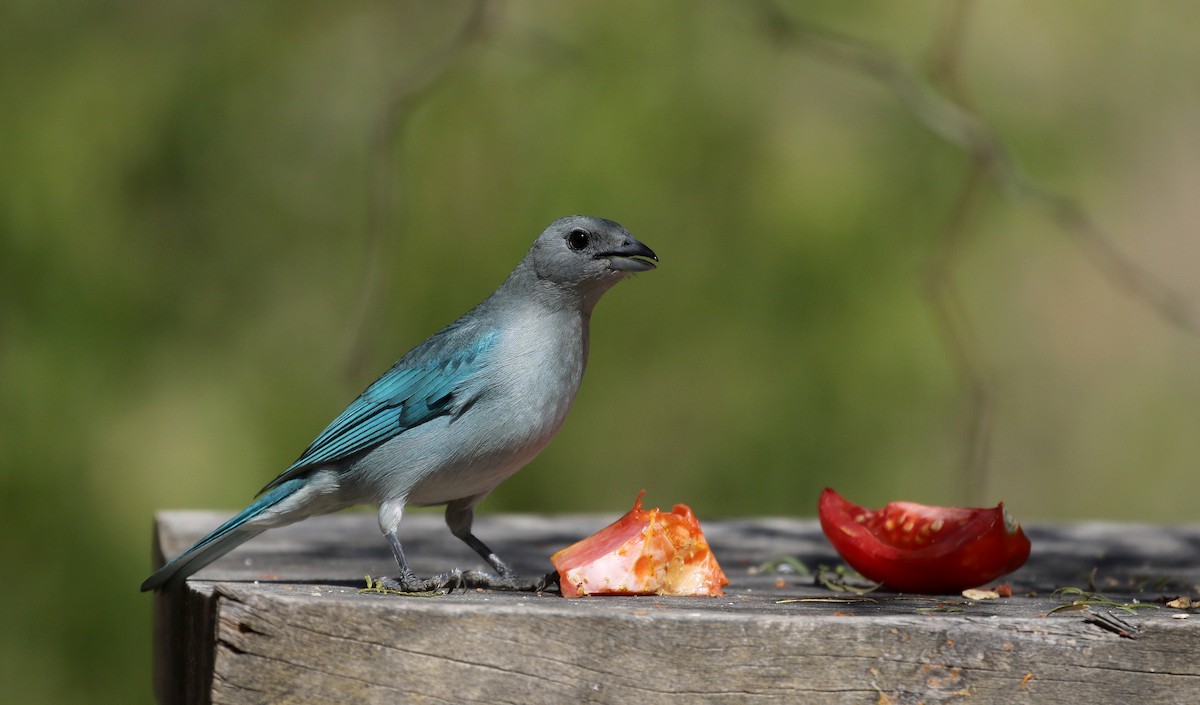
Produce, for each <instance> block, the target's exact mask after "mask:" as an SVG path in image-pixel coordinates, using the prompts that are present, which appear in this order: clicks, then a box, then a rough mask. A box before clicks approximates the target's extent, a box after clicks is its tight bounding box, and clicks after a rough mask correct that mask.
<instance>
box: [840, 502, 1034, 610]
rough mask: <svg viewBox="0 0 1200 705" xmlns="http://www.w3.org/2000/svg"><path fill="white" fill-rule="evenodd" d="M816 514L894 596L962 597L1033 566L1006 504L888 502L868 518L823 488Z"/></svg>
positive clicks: (849, 555)
mask: <svg viewBox="0 0 1200 705" xmlns="http://www.w3.org/2000/svg"><path fill="white" fill-rule="evenodd" d="M818 514H819V515H820V518H821V529H822V530H823V531H824V532H825V536H826V538H828V539H829V542H830V543H832V544H833V547H834V548H835V549H837V552H838V554H840V555H841V557H842V558H843V559H844V560H845V561H846V562H847V563H849V564H850V567H851V568H854V569H855V570H857V571H858V572H859V573H862V574H863V576H864V577H866V578H867V579H869V580H874V581H876V582H880V583H883V584H884V585H886V586H887V587H889V588H892V589H893V590H900V591H903V592H922V593H951V592H959V591H961V590H964V589H966V588H971V587H978V586H980V585H984V584H986V583H988V582H989V581H992V580H995V579H996V578H999V577H1000V576H1002V575H1006V574H1008V573H1011V572H1012V571H1014V570H1016V569H1017V568H1020V567H1021V566H1022V565H1024V563H1025V560H1026V559H1027V558H1029V548H1030V546H1029V539H1028V538H1026V537H1025V532H1023V531H1022V530H1021V525H1020V524H1018V523H1017V522H1016V521H1015V520H1014V519H1013V518H1012V515H1011V514H1009V513H1008V510H1006V509H1005V508H1004V503H1003V502H1001V503H1000V504H999V505H998V506H996V507H993V508H990V509H983V508H968V507H934V506H930V505H927V504H917V503H915V502H890V503H888V504H887V506H885V507H883V508H882V509H878V510H871V509H864V508H862V507H860V506H858V505H857V504H854V503H853V502H850V501H848V500H846V499H844V498H843V497H842V496H841V495H839V494H838V493H837V492H834V491H833V490H831V489H828V488H826V490H825V491H824V492H822V493H821V500H820V503H819V507H818Z"/></svg>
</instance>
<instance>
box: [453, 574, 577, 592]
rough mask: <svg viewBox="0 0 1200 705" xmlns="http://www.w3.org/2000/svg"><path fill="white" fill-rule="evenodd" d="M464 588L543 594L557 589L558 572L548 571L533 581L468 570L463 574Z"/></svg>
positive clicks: (515, 576) (510, 575)
mask: <svg viewBox="0 0 1200 705" xmlns="http://www.w3.org/2000/svg"><path fill="white" fill-rule="evenodd" d="M463 582H464V585H465V587H469V588H481V589H485V590H506V591H510V592H545V591H547V590H548V589H550V588H552V587H558V571H553V570H552V571H550V572H549V573H546V574H545V575H540V576H538V577H536V578H533V579H528V578H522V577H520V576H518V575H517V574H515V573H511V572H510V573H505V574H503V575H500V576H495V575H491V574H488V573H484V572H483V571H478V570H468V571H467V572H465V573H463Z"/></svg>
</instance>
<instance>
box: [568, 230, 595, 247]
mask: <svg viewBox="0 0 1200 705" xmlns="http://www.w3.org/2000/svg"><path fill="white" fill-rule="evenodd" d="M589 238H590V236H589V235H588V231H586V230H580V229H579V228H575V229H574V230H572V231H571V232H569V233H567V247H569V248H571V249H572V250H575V251H576V252H578V251H580V250H582V249H583V248H585V247H587V246H588V239H589Z"/></svg>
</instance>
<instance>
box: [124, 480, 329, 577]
mask: <svg viewBox="0 0 1200 705" xmlns="http://www.w3.org/2000/svg"><path fill="white" fill-rule="evenodd" d="M307 481H308V479H307V478H303V477H297V478H294V479H292V480H288V481H287V482H284V483H283V484H281V485H278V486H277V487H275V488H273V489H272V490H271V491H270V492H267V493H266V494H264V495H263V496H262V497H259V498H258V500H257V501H255V502H254V504H251V505H250V506H249V507H246V508H245V509H243V510H242V511H240V512H238V514H237V515H236V516H234V517H233V518H232V519H230V520H229V521H227V522H225V523H224V524H221V525H220V526H219V527H217V528H216V529H215V530H213V532H212V533H210V534H209V535H208V536H205V537H204V538H202V539H200V540H199V541H197V542H196V545H195V546H192V547H191V548H189V549H188V550H186V551H184V552H183V553H181V554H179V555H178V556H177V557H176V558H175V559H174V560H172V561H170V562H168V563H167V564H166V565H164V566H163V567H161V568H159V569H158V570H157V571H155V572H154V575H151V576H150V577H149V578H146V582H144V583H142V592H146V591H147V590H166V589H169V588H173V587H175V586H177V585H180V584H182V583H183V581H184V580H186V579H187V577H188V576H189V575H191V574H192V573H195V572H196V571H198V570H200V569H201V568H203V567H204V566H206V565H208V564H209V563H212V562H213V561H215V560H217V559H218V558H220V557H221V556H223V555H225V554H226V553H229V552H230V551H232V550H233V549H235V548H237V547H238V546H240V545H241V544H242V543H243V542H245V541H248V540H250V539H252V538H254V537H255V536H257V535H259V534H261V533H262V532H264V531H266V530H267V529H268V528H270V527H269V526H267V525H263V524H254V523H252V520H253V519H255V518H256V517H258V516H261V515H262V513H263V512H265V511H266V510H268V509H270V508H271V507H274V506H275V505H277V504H279V503H280V502H282V501H283V500H284V499H286V498H287V497H289V496H291V495H292V493H294V492H295V491H296V490H298V489H300V488H301V487H303V486H304V485H305V484H306V483H307Z"/></svg>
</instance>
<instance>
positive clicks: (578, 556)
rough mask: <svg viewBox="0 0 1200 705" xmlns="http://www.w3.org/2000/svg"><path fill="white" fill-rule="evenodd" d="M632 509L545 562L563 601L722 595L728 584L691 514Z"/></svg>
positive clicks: (637, 505) (638, 504) (678, 508)
mask: <svg viewBox="0 0 1200 705" xmlns="http://www.w3.org/2000/svg"><path fill="white" fill-rule="evenodd" d="M644 494H645V491H644V490H643V491H642V492H640V493H639V494H638V496H637V500H636V501H635V502H634V504H633V509H631V510H629V512H627V513H626V514H625V515H624V516H622V517H621V518H620V519H618V520H616V521H615V522H613V523H612V524H609V525H608V526H606V527H605V528H603V529H601V530H600V531H598V532H596V533H595V534H592V535H591V536H589V537H587V538H585V539H583V540H582V541H579V542H578V543H575V544H573V545H571V546H568V547H567V548H564V549H563V550H561V551H559V552H557V553H555V554H554V555H553V556H551V558H550V562H551V563H553V564H554V567H555V569H556V570H558V575H559V585H560V589H561V590H562V594H563V597H583V596H586V595H653V594H657V595H710V596H715V595H723V594H724V592H723V591H722V590H721V586H723V585H728V584H729V579H728V578H726V577H725V573H724V571H722V570H721V566H719V565H718V564H717V559H716V557H715V556H714V555H713V553H712V550H711V549H710V548H709V547H708V541H707V540H705V538H704V532H703V531H701V530H700V522H699V521H697V520H696V516H695V515H694V514H692V510H691V509H690V508H689V507H688V506H687V505H684V504H677V505H675V508H674V510H672V511H671V512H663V511H660V510H659V509H657V508H655V509H650V510H645V509H642V495H644Z"/></svg>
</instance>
